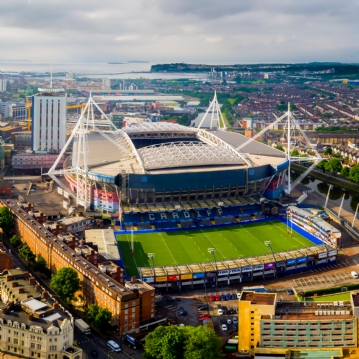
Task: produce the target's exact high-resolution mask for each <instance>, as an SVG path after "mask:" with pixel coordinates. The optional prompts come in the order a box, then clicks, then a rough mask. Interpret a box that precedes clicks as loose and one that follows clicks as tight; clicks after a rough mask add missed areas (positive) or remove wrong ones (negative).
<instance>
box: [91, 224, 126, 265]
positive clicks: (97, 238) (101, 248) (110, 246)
mask: <svg viewBox="0 0 359 359" xmlns="http://www.w3.org/2000/svg"><path fill="white" fill-rule="evenodd" d="M85 239H86V241H87V242H92V243H93V244H96V245H97V247H98V253H99V254H101V255H102V256H103V257H105V258H106V259H108V260H119V259H120V258H121V256H120V253H119V250H118V247H117V243H116V238H115V235H114V233H113V230H112V229H88V230H87V231H86V232H85Z"/></svg>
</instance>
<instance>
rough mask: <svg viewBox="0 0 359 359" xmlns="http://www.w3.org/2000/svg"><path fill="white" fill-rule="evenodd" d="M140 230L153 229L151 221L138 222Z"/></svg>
mask: <svg viewBox="0 0 359 359" xmlns="http://www.w3.org/2000/svg"><path fill="white" fill-rule="evenodd" d="M137 229H138V230H146V229H152V226H151V223H139V224H137Z"/></svg>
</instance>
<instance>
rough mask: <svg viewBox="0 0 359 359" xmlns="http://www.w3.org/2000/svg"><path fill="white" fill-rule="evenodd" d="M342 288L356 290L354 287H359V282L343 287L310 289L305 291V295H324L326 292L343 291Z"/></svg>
mask: <svg viewBox="0 0 359 359" xmlns="http://www.w3.org/2000/svg"><path fill="white" fill-rule="evenodd" d="M342 288H348V289H347V290H348V291H350V290H354V289H359V284H347V285H343V286H341V287H332V288H324V289H316V290H308V291H306V292H304V295H303V297H314V295H315V294H317V295H324V294H333V293H341V292H342Z"/></svg>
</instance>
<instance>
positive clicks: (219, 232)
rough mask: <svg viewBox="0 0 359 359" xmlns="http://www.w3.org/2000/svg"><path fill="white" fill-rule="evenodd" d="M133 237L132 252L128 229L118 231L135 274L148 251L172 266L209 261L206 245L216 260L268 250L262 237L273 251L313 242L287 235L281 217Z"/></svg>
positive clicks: (145, 262)
mask: <svg viewBox="0 0 359 359" xmlns="http://www.w3.org/2000/svg"><path fill="white" fill-rule="evenodd" d="M133 237H134V249H135V250H134V253H135V254H134V256H133V255H132V252H131V233H126V234H118V235H117V240H118V243H119V246H120V251H121V256H122V259H123V263H124V265H125V270H126V274H127V276H137V275H138V270H137V267H149V266H152V263H151V262H150V260H149V259H148V255H147V254H148V253H155V258H154V264H155V266H172V265H177V264H192V263H201V262H209V261H212V260H213V258H212V256H211V254H210V253H208V248H214V249H215V256H216V260H226V259H233V258H245V257H253V256H257V255H263V254H269V253H270V250H269V248H268V247H267V246H266V245H265V244H264V242H265V241H271V246H272V250H273V252H283V251H289V250H292V249H297V248H303V247H309V246H313V245H314V244H313V242H311V241H310V240H309V239H306V238H305V237H303V236H302V235H300V234H299V233H297V232H295V231H293V237H290V236H289V235H288V234H287V226H286V225H285V224H283V223H282V222H280V221H270V222H261V223H251V224H243V225H239V224H238V225H235V226H229V227H220V228H208V229H194V230H190V229H188V230H181V231H173V232H152V233H136V231H135V232H134V234H133Z"/></svg>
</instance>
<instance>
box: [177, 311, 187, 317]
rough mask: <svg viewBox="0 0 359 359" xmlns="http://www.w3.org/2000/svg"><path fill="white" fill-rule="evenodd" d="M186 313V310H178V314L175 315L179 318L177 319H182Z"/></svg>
mask: <svg viewBox="0 0 359 359" xmlns="http://www.w3.org/2000/svg"><path fill="white" fill-rule="evenodd" d="M187 314H188V313H187V311H186V310H184V309H183V310H180V311H179V312H178V313H177V315H178V316H179V317H182V316H183V315H187Z"/></svg>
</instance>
